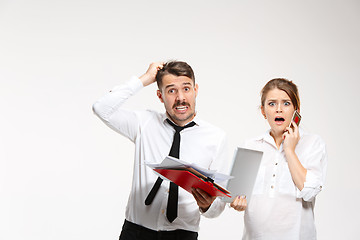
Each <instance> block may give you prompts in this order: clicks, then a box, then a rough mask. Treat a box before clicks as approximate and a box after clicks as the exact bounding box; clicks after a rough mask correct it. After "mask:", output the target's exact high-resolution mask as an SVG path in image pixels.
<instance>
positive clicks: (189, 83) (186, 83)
mask: <svg viewBox="0 0 360 240" xmlns="http://www.w3.org/2000/svg"><path fill="white" fill-rule="evenodd" d="M182 85H183V86H187V85H190V86H192V84H191V82H184V83H183V84H182ZM174 86H175V84H169V85H166V86H165V89H168V88H171V87H174Z"/></svg>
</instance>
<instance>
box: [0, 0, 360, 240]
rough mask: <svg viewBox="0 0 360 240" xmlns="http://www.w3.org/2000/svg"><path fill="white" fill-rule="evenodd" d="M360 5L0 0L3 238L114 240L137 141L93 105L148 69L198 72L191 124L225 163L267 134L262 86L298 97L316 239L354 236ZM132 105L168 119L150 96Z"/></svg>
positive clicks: (228, 234)
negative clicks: (313, 143)
mask: <svg viewBox="0 0 360 240" xmlns="http://www.w3.org/2000/svg"><path fill="white" fill-rule="evenodd" d="M359 13H360V2H359V1H355V0H354V1H351V0H341V1H340V0H338V1H337V0H334V1H325V0H319V1H309V0H304V1H289V0H286V1H285V0H283V1H280V0H274V1H250V0H248V1H209V0H207V1H188V0H183V1H145V0H143V1H115V0H105V1H104V0H102V1H99V0H97V1H95V0H92V1H91V0H90V1H85V0H71V1H70V0H61V1H60V0H59V1H49V0H33V1H25V0H12V1H7V0H0V81H1V82H0V84H1V85H0V110H1V113H2V114H1V118H0V239H4V240H12V239H34V240H35V239H36V240H48V239H52V240H58V239H59V240H60V239H69V240H72V239H87V240H98V239H117V237H118V235H119V232H120V228H121V226H122V223H123V219H124V211H125V205H126V202H127V197H128V193H129V190H130V185H131V178H132V177H131V176H132V165H133V150H134V147H133V144H132V143H131V142H130V141H128V140H127V139H125V138H124V137H122V136H120V135H118V134H116V133H115V132H113V131H112V130H110V129H108V128H106V127H105V125H104V124H103V123H102V122H101V121H100V120H99V119H97V118H96V117H95V116H94V115H93V113H92V111H91V105H92V104H93V102H94V101H95V100H97V99H98V98H99V97H101V96H102V95H103V94H105V93H106V92H107V91H108V90H109V89H110V88H112V87H113V86H115V85H118V84H121V83H122V82H124V81H126V80H127V79H128V78H130V77H131V76H132V75H136V76H140V75H141V74H142V73H144V72H145V71H146V69H147V67H148V65H149V63H150V62H152V61H159V60H169V59H177V60H184V61H187V62H188V63H189V64H190V65H192V67H193V68H194V71H195V74H196V78H197V82H198V83H199V95H198V101H197V107H198V114H199V115H200V116H201V117H202V118H203V119H206V120H207V121H209V122H211V123H213V124H215V125H218V126H221V127H222V128H223V129H224V130H225V131H226V132H227V133H228V135H229V150H228V151H229V157H231V156H232V154H233V151H234V149H235V147H236V146H237V145H238V144H240V143H241V142H242V141H243V140H245V139H246V138H249V137H253V136H257V135H259V134H261V133H262V132H264V131H265V130H266V129H267V128H268V125H267V124H266V122H265V121H264V119H263V118H262V116H261V114H260V111H259V102H260V96H259V92H260V89H261V88H262V86H263V85H264V84H265V83H266V82H267V81H268V80H270V79H271V78H274V77H286V78H289V79H291V80H293V81H294V82H295V83H296V84H297V85H298V87H299V90H300V96H301V100H302V109H301V113H302V115H303V121H302V125H303V127H304V128H305V129H306V130H307V131H309V132H313V133H317V134H319V135H320V136H322V137H323V139H324V140H325V141H326V143H327V147H328V154H329V166H328V176H327V182H326V188H325V189H324V191H323V192H322V193H320V195H319V196H318V197H317V202H316V208H315V217H316V225H317V229H318V239H320V240H328V239H356V238H357V237H358V236H359V234H360V230H359V227H358V221H357V217H358V214H359V210H360V209H359V204H358V199H359V194H360V190H359V187H358V182H359V173H358V168H359V162H358V161H359V157H358V154H357V153H358V151H357V150H358V144H357V142H358V136H359V127H358V126H359V124H358V119H359V117H360V116H359V111H358V108H357V106H358V98H357V96H356V95H357V94H356V93H357V92H358V91H359V90H358V89H359V83H358V80H359V75H360V68H359V60H360V59H359V58H360V47H359V42H360V28H359V23H360V14H359ZM127 106H128V107H129V108H132V109H155V110H158V111H163V105H162V104H161V103H160V102H159V100H158V99H157V97H156V86H155V85H152V86H149V87H147V88H145V89H143V90H142V91H141V92H140V93H139V94H138V95H136V96H135V97H134V98H132V99H131V100H130V101H129V102H128V103H127ZM242 228H243V213H238V212H236V211H234V210H233V209H228V208H227V209H226V210H225V212H224V213H223V214H222V215H221V216H220V217H219V218H216V219H210V220H209V219H205V218H203V219H202V223H201V230H200V237H199V239H202V240H204V239H217V238H224V239H225V238H231V239H240V238H241V235H242Z"/></svg>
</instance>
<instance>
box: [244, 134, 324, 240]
mask: <svg viewBox="0 0 360 240" xmlns="http://www.w3.org/2000/svg"><path fill="white" fill-rule="evenodd" d="M299 131H300V140H299V142H298V144H297V145H296V148H295V152H296V155H297V156H298V158H299V160H300V162H301V164H302V165H303V166H304V168H306V169H307V175H306V181H305V184H304V188H303V189H302V190H301V191H300V190H299V189H298V188H297V187H296V186H295V184H294V182H293V180H292V177H291V174H290V170H289V167H288V163H287V160H286V158H285V152H284V150H283V145H282V144H281V146H280V149H277V147H276V144H275V141H274V139H273V138H272V137H271V135H270V131H267V132H266V133H265V134H264V135H262V136H260V137H257V138H254V139H251V140H248V141H246V142H245V144H244V147H246V148H250V149H254V150H259V151H263V152H264V154H263V158H262V162H261V164H260V168H259V172H258V176H257V179H256V182H255V186H254V190H253V194H252V197H251V200H250V202H249V204H248V207H247V209H246V210H245V215H244V220H245V228H244V234H243V239H245V240H248V239H256V240H260V239H261V240H299V239H301V240H312V239H316V229H315V224H314V204H315V196H316V195H317V194H318V193H319V192H320V191H321V189H322V188H323V184H324V180H325V174H326V166H327V154H326V148H325V143H324V142H323V140H322V139H321V138H320V137H319V136H317V135H314V134H309V133H306V132H304V131H303V130H302V128H300V129H299Z"/></svg>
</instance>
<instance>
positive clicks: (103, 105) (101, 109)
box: [93, 77, 143, 142]
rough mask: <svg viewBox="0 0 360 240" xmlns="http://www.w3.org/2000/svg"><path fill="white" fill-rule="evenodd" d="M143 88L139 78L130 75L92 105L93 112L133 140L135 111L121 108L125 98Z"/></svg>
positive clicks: (136, 125)
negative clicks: (126, 80)
mask: <svg viewBox="0 0 360 240" xmlns="http://www.w3.org/2000/svg"><path fill="white" fill-rule="evenodd" d="M142 88H143V84H142V82H141V80H140V79H139V78H137V77H132V78H131V79H130V80H129V81H128V82H126V83H125V84H124V85H121V86H118V87H115V88H114V89H112V90H111V91H110V92H109V93H107V94H106V95H105V96H103V97H102V98H100V99H99V100H98V101H96V102H95V103H94V105H93V111H94V113H95V114H96V115H97V116H98V117H99V118H100V119H101V120H102V121H103V122H104V123H105V124H106V125H108V126H109V127H110V128H112V129H113V130H115V131H117V132H119V133H120V134H122V135H124V136H125V137H127V138H129V139H130V140H131V141H133V142H134V141H135V138H136V133H137V129H138V127H139V120H138V117H137V113H136V112H135V111H130V110H127V109H124V108H122V105H123V103H125V102H126V100H127V99H128V98H129V97H130V96H132V95H134V94H136V93H137V92H138V91H140V90H141V89H142Z"/></svg>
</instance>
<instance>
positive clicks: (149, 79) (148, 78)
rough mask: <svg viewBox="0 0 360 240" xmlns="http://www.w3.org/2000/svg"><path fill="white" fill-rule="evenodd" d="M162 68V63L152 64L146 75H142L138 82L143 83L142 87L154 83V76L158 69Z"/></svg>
mask: <svg viewBox="0 0 360 240" xmlns="http://www.w3.org/2000/svg"><path fill="white" fill-rule="evenodd" d="M163 66H164V63H163V62H153V63H151V64H150V66H149V68H148V70H147V71H146V73H144V74H143V75H142V76H141V77H140V80H141V82H142V83H143V85H144V87H146V86H148V85H150V84H151V83H153V82H155V81H156V79H155V77H156V74H157V72H158V71H159V70H160V69H162V68H163Z"/></svg>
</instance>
